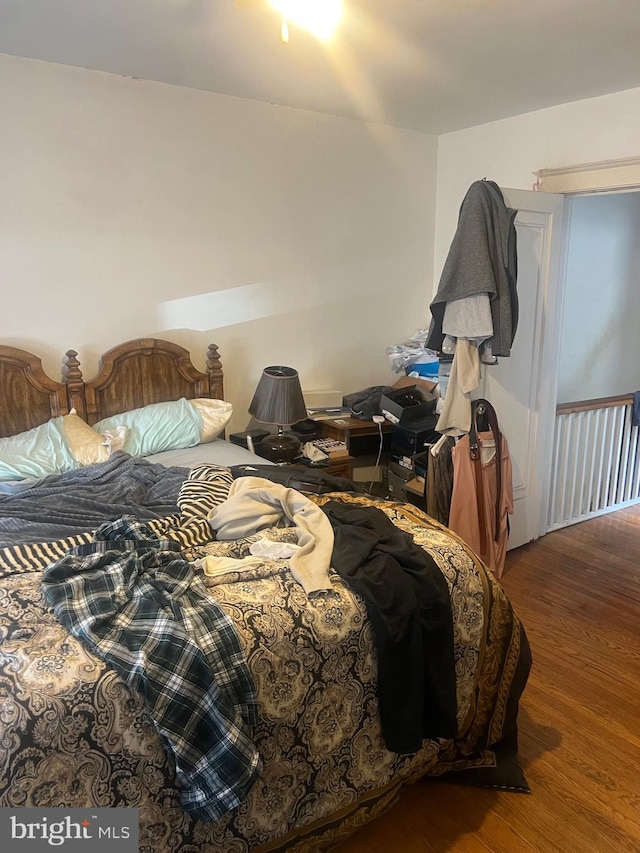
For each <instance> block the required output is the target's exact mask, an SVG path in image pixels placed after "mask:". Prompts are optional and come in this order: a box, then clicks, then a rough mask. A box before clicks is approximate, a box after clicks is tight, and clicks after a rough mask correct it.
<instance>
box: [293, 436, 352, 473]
mask: <svg viewBox="0 0 640 853" xmlns="http://www.w3.org/2000/svg"><path fill="white" fill-rule="evenodd" d="M348 455H349V451H348V449H347V445H346V442H344V441H337V440H336V439H333V438H316V439H314V440H313V441H307V442H305V443H304V444H303V446H302V453H301V455H300V456H298V457H297V459H296V462H302V463H303V464H305V465H312V466H319V467H322V466H324V465H328V464H329V463H330V462H333V461H335V460H336V459H340V458H345V457H347V456H348Z"/></svg>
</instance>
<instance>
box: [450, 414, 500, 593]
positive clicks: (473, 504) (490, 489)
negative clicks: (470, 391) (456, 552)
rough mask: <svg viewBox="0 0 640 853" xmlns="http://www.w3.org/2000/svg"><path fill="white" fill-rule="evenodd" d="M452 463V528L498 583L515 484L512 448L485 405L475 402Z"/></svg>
mask: <svg viewBox="0 0 640 853" xmlns="http://www.w3.org/2000/svg"><path fill="white" fill-rule="evenodd" d="M485 416H486V420H485ZM452 459H453V491H452V495H451V508H450V512H449V527H450V528H451V529H452V530H453V531H455V532H456V533H457V534H458V536H460V537H461V538H462V539H464V541H465V542H466V543H467V545H469V546H470V547H471V548H473V550H474V551H475V552H476V554H478V556H479V557H481V559H482V560H483V562H484V563H485V565H486V566H487V568H488V569H489V570H490V571H491V572H492V573H493V574H494V575H495V577H497V578H499V577H501V576H502V572H503V569H504V563H505V558H506V554H507V539H508V535H509V515H510V514H512V513H513V480H512V469H511V457H510V455H509V446H508V444H507V440H506V438H505V437H504V435H503V434H502V433H501V432H500V428H499V426H498V419H497V417H496V413H495V410H494V409H493V406H492V405H491V403H489V402H488V401H487V400H474V401H473V403H472V406H471V431H470V433H469V434H468V435H465V436H463V437H462V438H461V439H459V441H458V442H457V443H456V445H455V447H454V448H453V450H452Z"/></svg>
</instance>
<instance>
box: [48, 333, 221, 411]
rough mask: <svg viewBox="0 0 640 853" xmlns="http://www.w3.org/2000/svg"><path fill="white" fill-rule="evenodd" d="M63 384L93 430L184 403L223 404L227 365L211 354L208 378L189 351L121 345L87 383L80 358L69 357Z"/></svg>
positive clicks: (165, 345)
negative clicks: (145, 410) (126, 415)
mask: <svg viewBox="0 0 640 853" xmlns="http://www.w3.org/2000/svg"><path fill="white" fill-rule="evenodd" d="M62 373H63V378H64V381H65V383H66V387H67V391H68V404H69V406H70V407H73V408H75V409H76V411H77V413H78V414H79V415H80V416H81V417H82V418H84V420H86V421H87V423H89V424H95V423H97V422H98V421H100V420H102V419H103V418H108V417H111V416H112V415H118V414H120V413H121V412H126V411H129V410H130V409H138V408H140V407H141V406H147V405H149V404H150V403H164V402H166V401H167V400H178V399H179V398H180V397H186V398H187V399H189V400H190V399H193V398H194V397H210V398H214V399H218V400H222V399H224V385H223V374H222V365H221V363H220V355H219V353H218V347H217V346H216V345H215V344H210V346H209V348H208V350H207V361H206V372H205V373H202V372H201V371H199V370H197V369H196V368H195V367H194V366H193V364H192V362H191V356H190V354H189V352H188V350H186V349H184V347H181V346H179V345H178V344H174V343H171V342H170V341H163V340H160V339H158V338H140V339H137V340H133V341H127V342H126V343H123V344H119V345H118V346H117V347H114V348H113V349H110V350H109V351H108V352H106V353H105V354H104V355H103V356H102V358H101V359H100V364H99V367H98V375H97V376H96V377H95V378H94V379H92V380H91V381H89V382H87V381H85V380H84V378H83V376H82V371H81V369H80V363H79V361H78V354H77V353H76V352H75V351H74V350H69V351H68V352H67V353H66V355H65V357H64V367H63V371H62Z"/></svg>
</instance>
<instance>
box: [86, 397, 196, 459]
mask: <svg viewBox="0 0 640 853" xmlns="http://www.w3.org/2000/svg"><path fill="white" fill-rule="evenodd" d="M118 426H124V427H126V428H127V429H128V433H127V437H126V439H125V442H124V446H123V447H122V449H123V450H124V451H125V453H130V454H131V455H132V456H149V455H150V454H152V453H161V452H162V451H163V450H174V449H177V448H181V447H193V446H194V445H196V444H198V442H199V441H200V433H201V431H202V417H201V416H200V414H199V412H197V411H196V409H195V408H194V407H193V406H192V405H191V404H190V403H189V401H188V400H186V399H185V398H184V397H183V398H182V399H181V400H173V401H171V402H168V403H151V404H150V405H149V406H143V407H142V408H141V409H131V410H130V411H128V412H123V413H122V414H121V415H113V416H112V417H110V418H105V419H104V420H102V421H99V422H98V423H97V424H94V425H93V428H94V429H95V430H96V431H97V432H99V433H105V432H107V431H112V430H115V428H116V427H118Z"/></svg>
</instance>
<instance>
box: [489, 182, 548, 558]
mask: <svg viewBox="0 0 640 853" xmlns="http://www.w3.org/2000/svg"><path fill="white" fill-rule="evenodd" d="M502 191H503V193H504V197H505V201H506V203H507V205H508V206H509V207H511V208H515V209H516V210H517V211H518V215H517V217H516V231H517V236H518V284H517V290H518V301H519V305H520V314H519V322H518V329H517V332H516V336H515V339H514V342H513V347H512V350H511V356H510V357H509V358H501V359H498V364H496V365H492V366H486V365H483V377H482V381H481V384H480V389H479V393H478V396H480V397H485V398H486V399H487V400H489V402H490V403H492V404H493V407H494V408H495V410H496V414H497V416H498V421H499V424H500V428H501V431H502V432H503V434H504V435H505V437H506V439H507V442H508V444H509V450H510V454H511V461H512V464H513V494H514V513H513V515H512V517H511V533H510V535H509V548H516V547H518V546H519V545H524V544H525V543H526V542H529V541H530V540H532V539H537V538H538V536H542V535H544V533H545V532H546V519H547V504H548V500H549V488H550V468H551V452H552V447H553V432H554V424H555V410H556V389H557V363H558V351H559V339H560V328H561V317H560V316H559V315H560V308H561V305H560V301H561V300H560V299H559V277H560V265H561V255H562V248H563V241H562V219H563V202H564V196H562V195H554V194H551V193H543V192H532V191H527V190H511V189H503V190H502ZM474 396H475V395H474Z"/></svg>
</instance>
